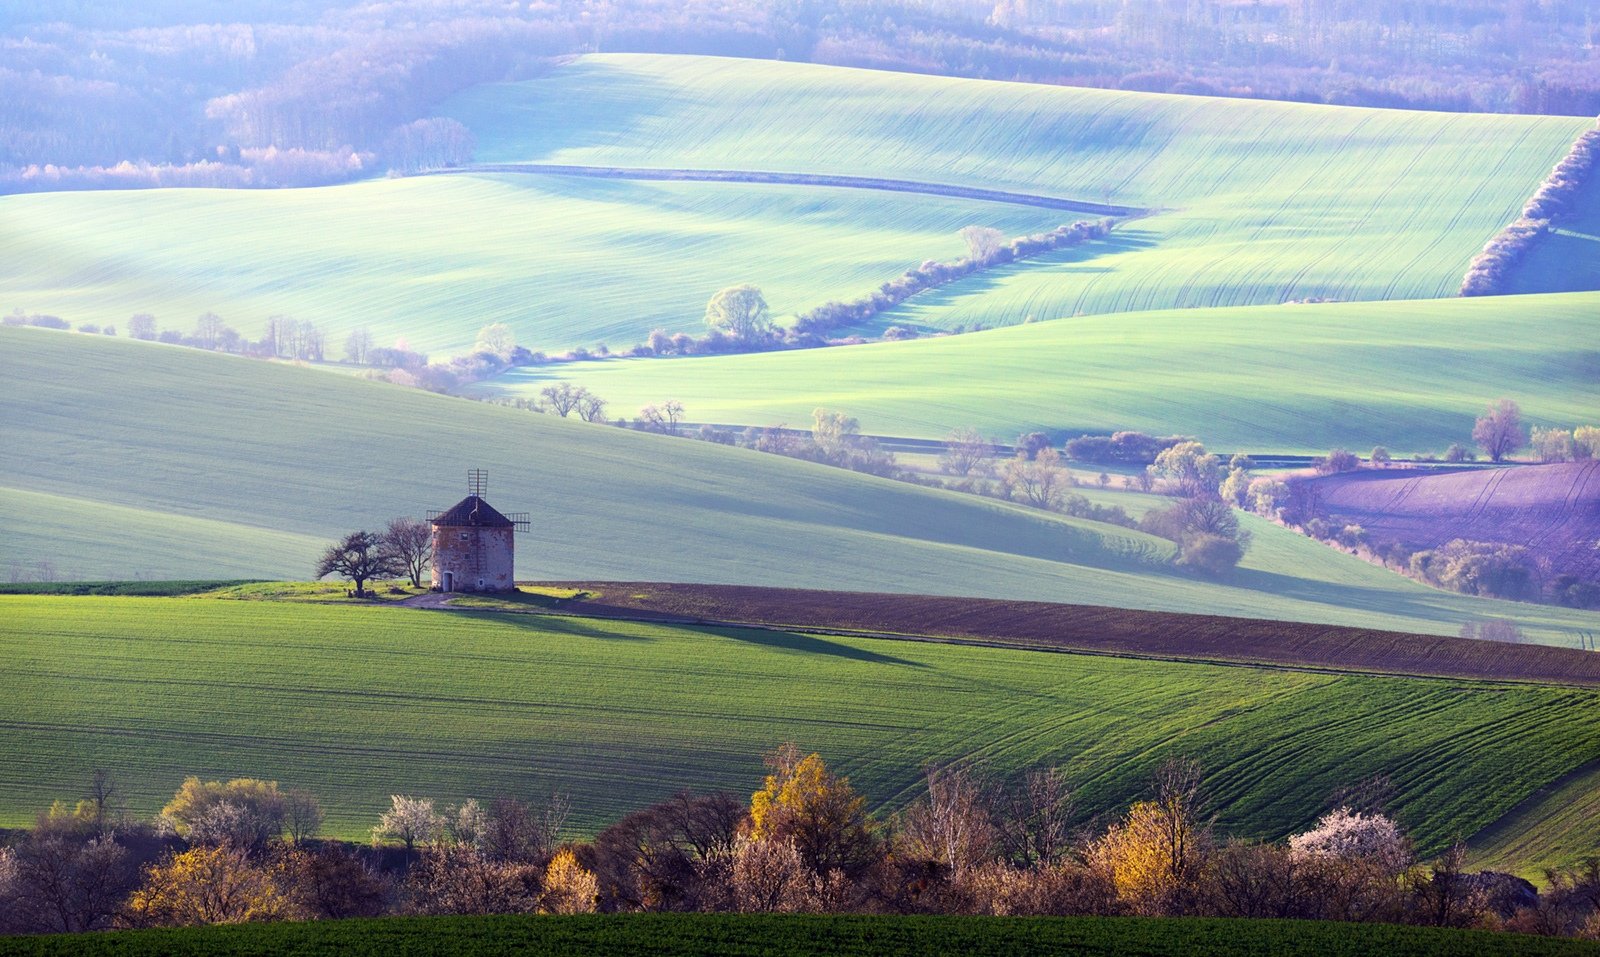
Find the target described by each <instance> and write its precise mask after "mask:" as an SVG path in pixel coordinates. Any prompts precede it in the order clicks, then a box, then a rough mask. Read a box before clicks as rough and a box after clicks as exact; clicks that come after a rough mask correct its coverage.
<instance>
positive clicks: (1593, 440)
mask: <svg viewBox="0 0 1600 957" xmlns="http://www.w3.org/2000/svg"><path fill="white" fill-rule="evenodd" d="M1572 455H1573V457H1574V458H1575V459H1578V460H1581V461H1587V460H1589V459H1596V458H1600V428H1596V427H1595V426H1592V425H1580V426H1578V427H1577V428H1575V429H1573V430H1572Z"/></svg>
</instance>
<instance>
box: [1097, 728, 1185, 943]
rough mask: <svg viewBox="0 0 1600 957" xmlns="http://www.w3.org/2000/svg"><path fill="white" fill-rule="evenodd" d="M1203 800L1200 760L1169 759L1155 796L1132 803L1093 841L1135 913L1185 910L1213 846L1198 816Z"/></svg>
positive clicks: (1100, 861) (1159, 774) (1158, 778)
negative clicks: (1123, 814) (1119, 820)
mask: <svg viewBox="0 0 1600 957" xmlns="http://www.w3.org/2000/svg"><path fill="white" fill-rule="evenodd" d="M1199 803H1200V771H1199V767H1198V765H1196V764H1195V763H1194V762H1192V761H1186V760H1181V759H1180V760H1174V761H1169V762H1167V764H1166V765H1164V766H1163V767H1162V768H1161V770H1160V771H1159V772H1157V776H1156V799H1155V800H1153V801H1140V802H1138V803H1137V804H1135V805H1133V807H1131V808H1129V809H1128V815H1127V817H1125V818H1124V819H1123V820H1122V821H1121V822H1120V823H1118V824H1113V825H1112V826H1111V827H1110V828H1108V829H1107V830H1106V834H1105V837H1103V838H1101V840H1100V842H1099V843H1098V844H1097V845H1096V846H1095V849H1094V855H1093V856H1094V858H1095V860H1096V863H1097V864H1099V865H1100V866H1101V867H1102V868H1103V869H1104V870H1105V872H1106V874H1107V875H1108V876H1109V877H1110V878H1111V882H1112V885H1113V886H1114V887H1115V888H1116V892H1117V896H1118V897H1119V898H1121V899H1122V901H1123V902H1124V903H1126V904H1127V905H1128V906H1130V907H1131V908H1132V909H1133V910H1134V911H1135V912H1137V913H1140V914H1181V913H1184V912H1185V911H1186V910H1187V904H1188V901H1189V899H1190V897H1191V896H1192V892H1193V891H1194V890H1195V889H1196V887H1197V885H1198V882H1199V879H1200V872H1201V870H1202V869H1203V867H1204V865H1205V859H1206V854H1207V852H1208V851H1209V848H1210V828H1209V827H1208V826H1207V825H1206V824H1205V822H1203V821H1201V820H1200V819H1199Z"/></svg>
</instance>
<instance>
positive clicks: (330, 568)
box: [317, 531, 404, 598]
mask: <svg viewBox="0 0 1600 957" xmlns="http://www.w3.org/2000/svg"><path fill="white" fill-rule="evenodd" d="M403 570H404V569H403V568H401V566H400V564H399V563H398V562H397V561H396V560H395V558H394V556H393V555H391V554H389V552H388V551H387V550H385V548H384V544H383V536H382V535H379V534H377V533H375V532H366V531H362V532H351V533H350V534H349V535H346V536H345V537H344V540H343V541H341V542H339V543H338V544H337V545H330V546H328V550H327V551H326V552H323V553H322V560H321V561H319V562H318V563H317V577H318V578H326V577H327V576H329V575H335V574H336V575H338V576H339V577H340V578H345V579H348V580H349V581H351V582H352V583H354V584H355V586H356V597H357V598H365V597H366V596H367V590H366V584H367V582H368V581H369V580H371V579H374V578H382V577H384V576H387V575H397V574H399V573H400V572H402V571H403Z"/></svg>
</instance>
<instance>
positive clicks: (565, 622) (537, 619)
mask: <svg viewBox="0 0 1600 957" xmlns="http://www.w3.org/2000/svg"><path fill="white" fill-rule="evenodd" d="M453 614H469V615H470V614H479V615H483V616H484V617H486V618H492V619H494V620H495V621H496V622H499V623H501V624H506V625H511V626H513V627H516V628H520V629H522V630H524V631H537V632H541V633H543V634H547V635H570V636H571V637H573V638H598V639H600V640H601V641H640V642H643V641H655V639H654V638H652V637H650V636H649V635H644V634H638V633H635V632H631V631H621V630H612V629H608V628H606V627H604V626H603V625H602V626H598V627H597V626H596V625H594V624H590V623H589V621H588V620H586V619H583V618H572V617H568V616H566V615H548V614H540V613H538V612H525V611H506V612H492V611H491V612H453ZM621 627H622V625H621V623H619V624H618V625H615V626H613V628H617V629H620V628H621Z"/></svg>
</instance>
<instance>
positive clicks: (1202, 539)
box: [1178, 533, 1244, 575]
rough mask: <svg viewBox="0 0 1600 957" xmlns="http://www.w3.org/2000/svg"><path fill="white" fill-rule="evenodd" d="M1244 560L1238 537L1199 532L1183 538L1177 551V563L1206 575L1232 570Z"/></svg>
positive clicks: (1242, 548)
mask: <svg viewBox="0 0 1600 957" xmlns="http://www.w3.org/2000/svg"><path fill="white" fill-rule="evenodd" d="M1243 560H1244V547H1243V546H1242V545H1240V544H1239V541H1238V539H1234V538H1226V537H1224V536H1222V535H1213V534H1209V533H1201V534H1198V535H1192V536H1190V537H1189V538H1187V539H1185V540H1184V542H1183V547H1182V548H1181V549H1180V550H1179V553H1178V564H1180V565H1183V566H1184V567H1186V568H1193V569H1194V570H1196V571H1199V572H1204V573H1206V574H1208V575H1221V574H1224V573H1225V572H1229V571H1232V570H1233V569H1234V568H1235V567H1237V566H1238V564H1239V562H1241V561H1243Z"/></svg>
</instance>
